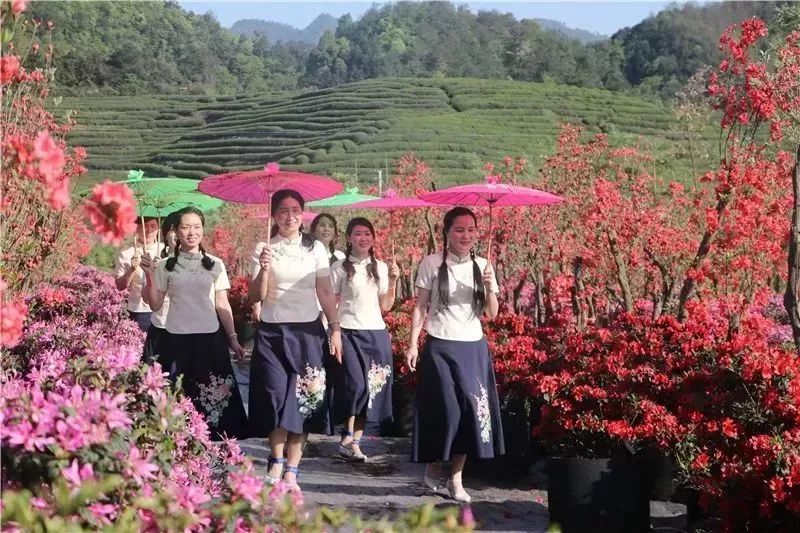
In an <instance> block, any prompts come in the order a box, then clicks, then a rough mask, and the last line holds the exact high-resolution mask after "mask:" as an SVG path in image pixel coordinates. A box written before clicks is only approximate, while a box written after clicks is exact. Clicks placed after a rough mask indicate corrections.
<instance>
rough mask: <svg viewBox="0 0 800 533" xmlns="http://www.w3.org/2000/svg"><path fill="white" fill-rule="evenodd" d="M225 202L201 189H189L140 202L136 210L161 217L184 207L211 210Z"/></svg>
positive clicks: (148, 215) (143, 213) (146, 214)
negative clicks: (202, 191) (200, 190)
mask: <svg viewBox="0 0 800 533" xmlns="http://www.w3.org/2000/svg"><path fill="white" fill-rule="evenodd" d="M223 204H225V202H223V201H222V200H220V199H219V198H212V197H211V196H208V195H206V194H203V193H201V192H199V191H188V192H179V193H174V194H170V195H164V196H157V197H153V198H152V200H148V201H146V203H140V204H139V205H138V207H137V209H136V212H137V214H138V215H139V216H141V217H153V218H161V217H164V216H166V215H168V214H170V213H172V212H173V211H177V210H178V209H183V208H184V207H189V206H194V207H196V208H198V209H200V210H201V211H210V210H212V209H217V208H218V207H221V206H222V205H223Z"/></svg>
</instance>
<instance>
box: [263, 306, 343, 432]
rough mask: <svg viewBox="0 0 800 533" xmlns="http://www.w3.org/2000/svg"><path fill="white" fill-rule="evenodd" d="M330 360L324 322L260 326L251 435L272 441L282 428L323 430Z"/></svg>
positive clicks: (311, 430) (265, 324) (264, 324)
mask: <svg viewBox="0 0 800 533" xmlns="http://www.w3.org/2000/svg"><path fill="white" fill-rule="evenodd" d="M331 360H333V358H332V357H331V355H330V351H329V348H328V336H327V335H326V334H325V328H323V326H322V321H320V320H315V321H313V322H293V323H284V324H273V323H267V322H263V321H262V322H259V324H258V331H257V332H256V338H255V344H254V346H253V357H252V359H251V360H250V398H249V404H248V406H249V409H250V411H249V412H250V431H249V434H250V436H251V437H268V436H269V434H270V433H272V431H273V430H275V429H276V428H279V427H280V428H283V429H286V430H287V431H290V432H292V433H321V432H323V430H324V427H325V418H326V415H325V414H326V411H327V410H328V400H327V396H326V375H327V373H328V368H329V366H330V364H331Z"/></svg>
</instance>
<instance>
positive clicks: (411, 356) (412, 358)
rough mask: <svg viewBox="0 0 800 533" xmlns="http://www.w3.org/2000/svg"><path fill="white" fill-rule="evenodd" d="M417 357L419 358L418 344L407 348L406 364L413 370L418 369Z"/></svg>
mask: <svg viewBox="0 0 800 533" xmlns="http://www.w3.org/2000/svg"><path fill="white" fill-rule="evenodd" d="M417 359H419V348H418V347H417V346H416V345H415V346H410V347H409V348H408V350H406V366H407V367H408V369H409V370H411V371H412V372H416V371H417Z"/></svg>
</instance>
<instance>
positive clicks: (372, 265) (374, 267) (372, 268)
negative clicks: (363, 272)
mask: <svg viewBox="0 0 800 533" xmlns="http://www.w3.org/2000/svg"><path fill="white" fill-rule="evenodd" d="M369 259H370V262H369V264H368V265H367V273H368V274H369V277H370V278H372V279H373V280H374V281H375V285H378V284H379V282H380V275H379V274H378V262H377V261H376V260H375V248H373V247H371V246H370V248H369Z"/></svg>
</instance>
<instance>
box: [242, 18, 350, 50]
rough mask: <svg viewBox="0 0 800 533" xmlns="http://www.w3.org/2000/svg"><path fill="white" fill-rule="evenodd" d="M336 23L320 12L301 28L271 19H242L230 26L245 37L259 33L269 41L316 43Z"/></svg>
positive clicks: (335, 20)
mask: <svg viewBox="0 0 800 533" xmlns="http://www.w3.org/2000/svg"><path fill="white" fill-rule="evenodd" d="M337 24H338V20H337V19H336V18H335V17H332V16H330V15H328V14H327V13H322V14H321V15H319V16H317V17H316V18H315V19H314V20H313V21H312V22H311V24H309V25H308V26H306V27H305V28H303V29H302V30H301V29H298V28H295V27H294V26H291V25H289V24H283V23H281V22H273V21H271V20H260V19H243V20H237V21H236V22H234V24H233V26H231V32H233V33H235V34H237V35H245V36H247V37H255V36H256V34H261V35H263V36H264V37H266V38H267V39H268V40H269V42H271V43H277V42H279V41H282V42H284V43H304V44H309V45H316V44H317V42H318V41H319V38H320V37H322V34H323V33H325V32H326V31H327V30H331V31H335V30H336V25H337Z"/></svg>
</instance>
